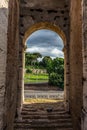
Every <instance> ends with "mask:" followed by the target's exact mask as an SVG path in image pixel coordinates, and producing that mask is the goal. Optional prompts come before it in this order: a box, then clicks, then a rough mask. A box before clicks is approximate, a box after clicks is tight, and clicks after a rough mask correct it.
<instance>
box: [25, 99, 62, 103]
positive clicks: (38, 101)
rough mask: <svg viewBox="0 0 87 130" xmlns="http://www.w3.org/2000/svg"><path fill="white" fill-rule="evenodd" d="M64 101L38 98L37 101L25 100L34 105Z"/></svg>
mask: <svg viewBox="0 0 87 130" xmlns="http://www.w3.org/2000/svg"><path fill="white" fill-rule="evenodd" d="M62 101H63V100H56V99H43V98H37V99H25V101H24V102H25V103H29V104H34V103H57V102H62Z"/></svg>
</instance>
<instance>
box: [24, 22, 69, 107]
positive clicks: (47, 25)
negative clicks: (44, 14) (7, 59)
mask: <svg viewBox="0 0 87 130" xmlns="http://www.w3.org/2000/svg"><path fill="white" fill-rule="evenodd" d="M41 29H47V30H51V31H54V32H55V33H57V34H58V35H59V36H60V37H61V39H62V40H63V43H64V48H63V51H64V57H65V62H64V68H66V66H67V65H66V62H67V59H68V55H67V51H66V36H65V34H64V32H63V31H62V30H61V29H60V28H59V27H57V26H56V25H53V24H51V23H48V22H41V23H37V24H35V25H33V26H32V27H31V28H29V29H28V30H27V31H26V32H25V35H24V38H23V44H24V46H25V48H26V45H25V42H26V40H27V39H28V37H29V36H30V35H31V34H33V32H35V31H38V30H41ZM23 53H24V52H23ZM23 57H24V55H23ZM23 62H24V61H23ZM66 70H68V69H64V99H65V102H67V104H68V100H69V99H68V98H69V95H68V92H67V90H68V89H67V86H66V83H67V81H69V80H68V78H67V76H66V73H67V72H66ZM23 72H24V71H23ZM23 78H24V77H23ZM22 85H23V83H22ZM23 93H24V86H23V88H22V97H23V98H22V102H23V101H24V95H23ZM65 105H66V103H65Z"/></svg>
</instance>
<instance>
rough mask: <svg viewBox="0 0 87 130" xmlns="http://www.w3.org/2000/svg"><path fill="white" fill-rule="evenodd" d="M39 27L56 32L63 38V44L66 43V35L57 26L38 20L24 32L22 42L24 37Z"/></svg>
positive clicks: (24, 39)
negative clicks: (38, 21)
mask: <svg viewBox="0 0 87 130" xmlns="http://www.w3.org/2000/svg"><path fill="white" fill-rule="evenodd" d="M40 29H48V30H52V31H54V32H56V33H57V34H58V35H59V36H60V37H61V38H62V40H63V43H64V46H65V45H66V36H65V33H64V32H63V31H62V29H61V28H60V27H59V26H56V25H53V24H52V23H49V22H40V23H36V24H34V25H32V26H31V27H30V28H28V30H27V31H26V32H25V34H24V38H23V43H24V44H25V41H26V39H27V38H28V37H29V36H30V35H31V34H32V33H33V32H35V31H37V30H40Z"/></svg>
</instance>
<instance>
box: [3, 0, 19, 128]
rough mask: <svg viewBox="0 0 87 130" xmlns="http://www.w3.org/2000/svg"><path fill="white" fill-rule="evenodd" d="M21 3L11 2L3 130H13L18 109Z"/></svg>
mask: <svg viewBox="0 0 87 130" xmlns="http://www.w3.org/2000/svg"><path fill="white" fill-rule="evenodd" d="M18 32H19V1H18V0H13V1H12V0H10V1H9V20H8V44H7V65H6V66H7V69H6V91H5V112H4V128H3V130H13V122H14V117H15V116H16V108H17V100H18V99H17V91H18V88H17V86H18V51H19V35H18V34H19V33H18Z"/></svg>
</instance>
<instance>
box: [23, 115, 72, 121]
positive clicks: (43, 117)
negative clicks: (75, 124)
mask: <svg viewBox="0 0 87 130" xmlns="http://www.w3.org/2000/svg"><path fill="white" fill-rule="evenodd" d="M68 118H71V116H70V115H32V116H31V115H22V119H50V120H51V119H68Z"/></svg>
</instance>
